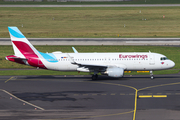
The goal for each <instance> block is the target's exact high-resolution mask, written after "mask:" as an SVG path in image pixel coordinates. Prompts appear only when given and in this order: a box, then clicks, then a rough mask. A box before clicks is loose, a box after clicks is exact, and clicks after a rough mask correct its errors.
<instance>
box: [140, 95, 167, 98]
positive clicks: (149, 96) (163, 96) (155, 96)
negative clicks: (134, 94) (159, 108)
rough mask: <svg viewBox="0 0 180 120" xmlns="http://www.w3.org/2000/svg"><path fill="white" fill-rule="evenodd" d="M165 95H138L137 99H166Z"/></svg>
mask: <svg viewBox="0 0 180 120" xmlns="http://www.w3.org/2000/svg"><path fill="white" fill-rule="evenodd" d="M166 97H167V95H139V98H166Z"/></svg>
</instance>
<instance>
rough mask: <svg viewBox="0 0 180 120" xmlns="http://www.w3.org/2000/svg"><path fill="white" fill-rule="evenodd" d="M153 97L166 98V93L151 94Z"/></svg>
mask: <svg viewBox="0 0 180 120" xmlns="http://www.w3.org/2000/svg"><path fill="white" fill-rule="evenodd" d="M153 97H154V98H166V97H167V95H153Z"/></svg>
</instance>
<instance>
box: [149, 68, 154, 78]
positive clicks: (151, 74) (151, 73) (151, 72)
mask: <svg viewBox="0 0 180 120" xmlns="http://www.w3.org/2000/svg"><path fill="white" fill-rule="evenodd" d="M150 76H151V80H153V79H154V76H153V71H152V70H151V71H150Z"/></svg>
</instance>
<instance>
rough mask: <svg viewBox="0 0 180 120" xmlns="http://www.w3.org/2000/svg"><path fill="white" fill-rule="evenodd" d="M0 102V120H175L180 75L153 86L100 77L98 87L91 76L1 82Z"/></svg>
mask: <svg viewBox="0 0 180 120" xmlns="http://www.w3.org/2000/svg"><path fill="white" fill-rule="evenodd" d="M147 95H148V96H151V97H140V96H147ZM153 96H156V97H153ZM0 101H1V102H0V111H1V112H0V119H41V120H42V119H52V120H53V119H58V120H59V119H69V120H72V119H89V120H91V119H93V120H102V119H103V120H109V119H113V120H119V119H122V120H143V119H146V120H152V119H154V120H155V119H156V120H157V119H172V120H175V119H179V118H180V114H179V113H180V107H179V106H180V102H179V101H180V74H175V75H156V76H155V79H154V80H151V79H150V77H149V76H148V75H144V76H125V77H123V78H120V79H112V78H109V77H106V76H100V78H99V80H98V81H92V80H91V79H90V76H0Z"/></svg>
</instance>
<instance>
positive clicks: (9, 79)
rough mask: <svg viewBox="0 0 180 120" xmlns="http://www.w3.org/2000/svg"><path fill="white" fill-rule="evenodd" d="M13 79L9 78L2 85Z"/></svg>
mask: <svg viewBox="0 0 180 120" xmlns="http://www.w3.org/2000/svg"><path fill="white" fill-rule="evenodd" d="M13 78H14V77H11V78H9V79H8V80H6V81H5V82H4V83H7V82H8V81H9V80H11V79H13Z"/></svg>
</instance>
